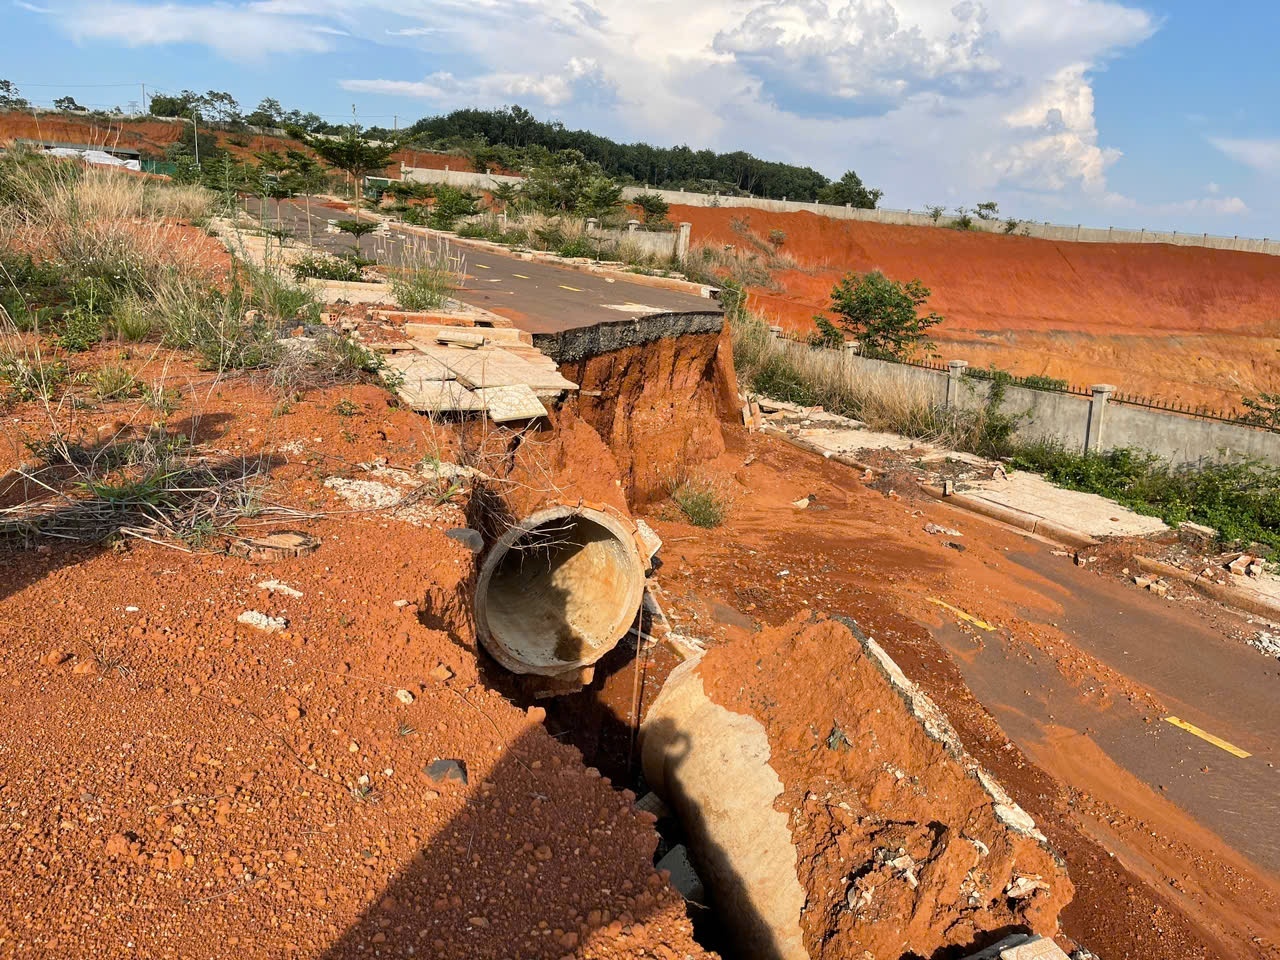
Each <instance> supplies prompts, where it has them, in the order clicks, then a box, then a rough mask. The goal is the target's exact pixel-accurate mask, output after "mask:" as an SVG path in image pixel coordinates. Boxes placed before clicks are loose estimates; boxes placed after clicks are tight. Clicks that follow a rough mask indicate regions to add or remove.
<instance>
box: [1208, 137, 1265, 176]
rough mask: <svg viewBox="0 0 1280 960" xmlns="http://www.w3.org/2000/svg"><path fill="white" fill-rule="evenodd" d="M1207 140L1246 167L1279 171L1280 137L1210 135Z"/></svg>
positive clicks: (1262, 171) (1261, 170)
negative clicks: (1251, 138) (1245, 137)
mask: <svg viewBox="0 0 1280 960" xmlns="http://www.w3.org/2000/svg"><path fill="white" fill-rule="evenodd" d="M1209 142H1210V143H1211V144H1213V145H1214V146H1215V147H1217V148H1218V149H1219V150H1221V151H1222V152H1223V153H1225V154H1226V155H1227V156H1228V157H1230V158H1231V159H1232V160H1235V161H1237V162H1238V163H1243V164H1244V165H1245V166H1246V167H1252V168H1253V169H1254V170H1257V171H1259V172H1261V173H1280V139H1259V140H1249V139H1244V138H1234V137H1210V138H1209Z"/></svg>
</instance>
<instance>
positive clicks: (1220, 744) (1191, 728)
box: [1164, 717, 1253, 760]
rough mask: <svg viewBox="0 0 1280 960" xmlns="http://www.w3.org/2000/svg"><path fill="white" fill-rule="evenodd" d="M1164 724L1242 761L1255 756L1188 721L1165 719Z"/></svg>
mask: <svg viewBox="0 0 1280 960" xmlns="http://www.w3.org/2000/svg"><path fill="white" fill-rule="evenodd" d="M1164 722H1165V723H1171V724H1173V725H1174V726H1175V727H1177V728H1178V729H1180V730H1185V731H1187V733H1189V734H1191V735H1192V736H1193V737H1199V738H1200V739H1201V740H1205V741H1207V742H1208V743H1212V744H1213V745H1214V746H1215V747H1217V748H1218V749H1220V750H1225V751H1227V753H1229V754H1231V755H1232V756H1234V757H1239V758H1240V759H1241V760H1243V759H1244V758H1245V757H1250V756H1253V754H1251V753H1249V752H1248V751H1247V750H1241V749H1240V748H1239V747H1237V746H1236V745H1235V744H1234V743H1227V741H1225V740H1223V739H1222V738H1220V737H1215V736H1214V735H1213V734H1212V733H1206V732H1205V731H1203V730H1201V729H1200V728H1199V727H1197V726H1196V725H1195V724H1194V723H1187V721H1185V720H1180V719H1178V718H1177V717H1165V718H1164Z"/></svg>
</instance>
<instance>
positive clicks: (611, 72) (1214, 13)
mask: <svg viewBox="0 0 1280 960" xmlns="http://www.w3.org/2000/svg"><path fill="white" fill-rule="evenodd" d="M0 3H5V4H8V5H7V6H3V7H0V37H3V40H2V41H0V52H2V53H3V56H2V57H0V77H4V78H7V79H10V80H13V81H15V82H17V83H18V84H19V86H20V87H21V88H22V91H23V93H24V94H25V95H26V96H27V97H28V98H30V99H32V100H33V101H36V102H45V103H47V102H49V101H51V100H52V99H53V98H54V97H55V96H59V95H62V94H71V95H73V96H75V97H76V98H77V99H78V100H80V101H81V102H82V103H85V104H92V105H99V104H100V105H106V106H110V105H114V104H117V103H118V104H120V105H121V106H122V107H127V106H128V104H129V102H130V101H137V100H139V99H140V97H141V93H140V89H139V87H138V86H137V84H139V83H141V82H145V83H146V84H147V86H148V89H149V90H151V91H154V90H163V91H170V92H172V91H176V90H179V89H182V88H184V87H187V88H191V89H195V90H207V89H211V88H212V89H219V90H228V91H230V92H231V93H232V94H234V95H235V96H236V97H237V98H238V99H239V100H240V101H241V103H242V105H243V106H244V107H245V108H246V109H250V108H252V106H253V105H254V104H256V103H257V101H258V100H259V99H260V98H262V97H264V96H274V97H276V98H277V99H279V100H280V101H282V102H283V103H284V104H285V106H286V107H297V108H299V109H302V110H311V111H314V112H316V113H320V114H322V115H326V116H329V117H332V118H333V119H335V120H341V119H344V118H346V117H349V116H350V112H351V107H352V104H355V105H356V107H357V110H358V114H359V117H360V120H361V121H362V122H363V123H366V124H386V125H390V124H391V122H392V117H393V116H396V115H398V117H399V120H400V123H401V124H402V125H403V124H405V123H407V122H411V121H412V120H414V119H416V118H418V117H420V116H423V115H428V114H432V113H437V112H442V111H445V110H448V109H451V108H453V107H458V106H471V105H476V106H496V105H500V104H504V103H520V104H521V105H523V106H526V107H528V108H529V109H531V110H533V111H534V112H535V113H536V114H538V115H539V116H544V117H556V118H559V119H561V120H563V121H564V122H565V123H566V124H569V125H571V126H583V127H587V128H590V129H593V130H596V131H597V132H600V133H604V134H608V135H610V136H614V137H617V138H620V139H624V140H633V139H642V140H648V141H649V142H652V143H661V144H673V143H681V142H685V143H689V144H690V145H691V146H695V147H701V146H710V147H713V148H716V149H746V150H750V151H751V152H753V153H755V154H757V155H758V156H762V157H768V158H771V159H779V160H787V161H792V162H798V163H804V164H809V165H812V166H815V167H817V168H818V169H820V170H823V171H824V172H826V173H828V174H829V175H832V176H838V175H839V174H840V173H841V172H842V171H843V170H845V169H847V168H848V167H853V168H855V169H856V170H857V171H858V172H859V173H860V174H861V175H862V177H863V178H864V180H866V181H867V182H868V183H871V184H875V185H878V186H881V187H883V188H884V189H885V199H884V204H885V205H886V206H892V207H898V208H907V207H912V208H915V209H919V208H921V207H923V206H925V205H926V204H931V203H939V204H945V205H947V206H956V205H961V204H964V205H972V204H974V203H976V202H978V201H982V200H987V199H994V200H997V201H999V202H1000V204H1001V208H1002V210H1003V211H1005V212H1007V213H1010V214H1013V215H1016V216H1021V217H1025V218H1029V219H1040V220H1053V221H1057V222H1066V223H1072V222H1083V223H1088V224H1095V225H1108V224H1114V225H1116V226H1147V227H1151V228H1160V229H1178V230H1187V231H1196V232H1199V231H1208V232H1210V233H1221V234H1228V235H1230V234H1240V235H1248V236H1269V237H1275V236H1280V190H1277V186H1280V111H1277V109H1276V107H1275V103H1276V101H1277V98H1278V95H1280V82H1278V81H1277V79H1276V74H1275V70H1274V66H1273V63H1274V57H1273V47H1274V37H1275V36H1276V35H1277V33H1278V32H1280V4H1276V3H1273V2H1262V0H1239V2H1234V3H1228V4H1209V3H1204V2H1193V0H1177V2H1173V0H1166V2H1151V3H1138V2H1127V0H943V2H934V0H698V2H697V3H689V2H687V0H397V2H395V3H391V2H390V0H249V2H244V0H214V2H202V0H181V2H179V0H172V2H153V0H95V2H94V3H92V4H89V3H87V2H84V0H16V2H15V0H0ZM110 84H120V86H109V85H110Z"/></svg>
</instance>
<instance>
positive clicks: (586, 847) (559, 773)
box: [322, 730, 661, 960]
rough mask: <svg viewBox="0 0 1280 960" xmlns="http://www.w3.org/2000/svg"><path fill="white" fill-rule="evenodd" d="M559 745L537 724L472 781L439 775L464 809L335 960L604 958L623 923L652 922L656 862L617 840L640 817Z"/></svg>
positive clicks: (334, 950)
mask: <svg viewBox="0 0 1280 960" xmlns="http://www.w3.org/2000/svg"><path fill="white" fill-rule="evenodd" d="M553 752H554V751H553V750H552V749H551V748H550V745H549V744H547V743H546V740H545V735H544V734H543V732H542V731H540V730H532V731H530V732H529V733H526V734H524V735H522V736H521V737H520V738H518V739H517V740H516V741H515V742H514V743H513V744H511V746H510V748H509V749H508V750H506V751H504V753H503V755H502V759H500V760H499V761H498V762H497V763H496V765H494V766H493V767H492V768H491V769H489V770H482V769H469V770H468V771H467V772H468V777H469V783H467V784H466V785H463V784H461V783H459V782H457V781H452V782H448V781H447V782H443V783H433V784H429V786H430V787H432V788H433V789H436V790H438V791H439V792H440V793H442V794H445V795H447V794H449V793H450V792H452V791H461V792H462V793H463V794H465V796H466V804H465V806H464V807H463V808H462V810H461V812H459V813H458V814H457V815H455V816H454V817H452V818H451V819H450V820H449V821H448V822H447V823H445V824H444V825H443V826H441V827H439V828H438V829H436V830H435V831H434V832H433V833H432V835H431V836H430V837H429V838H428V839H427V840H426V841H425V842H424V843H423V844H422V845H421V847H420V849H419V850H418V852H417V853H416V854H415V855H414V856H413V857H412V858H411V859H410V860H409V861H408V862H407V863H404V864H403V865H402V866H401V867H400V868H399V869H398V870H397V871H396V872H395V874H394V876H393V879H392V880H391V881H390V882H389V883H388V884H387V886H386V887H385V888H384V889H383V890H382V892H381V893H380V894H379V895H378V896H377V897H376V898H375V900H374V901H373V902H372V903H370V904H369V905H368V907H367V908H366V909H365V911H364V912H363V913H362V914H361V916H360V917H359V918H358V919H357V920H356V921H355V923H353V924H352V925H351V926H350V927H349V928H348V929H347V930H346V931H345V932H344V933H343V934H342V935H341V936H340V937H339V938H338V939H337V940H336V941H335V942H334V943H333V944H332V946H331V947H330V948H329V949H328V950H326V951H325V952H324V953H323V954H322V956H323V958H324V960H352V958H363V957H369V956H379V957H411V956H412V957H431V958H436V960H474V958H495V960H496V958H508V957H520V958H522V960H524V958H544V957H545V958H558V957H565V956H569V957H575V956H582V955H583V954H584V947H588V946H589V945H594V946H596V947H597V949H595V950H588V951H586V952H587V953H590V954H592V955H595V954H597V953H598V952H600V951H599V949H598V947H599V944H600V943H601V942H604V941H608V940H612V939H613V938H615V937H617V936H618V933H619V931H620V930H621V929H622V928H625V927H632V926H633V925H635V924H642V923H648V922H651V920H652V918H653V917H654V914H655V911H656V909H657V904H656V902H655V899H654V897H653V893H652V891H651V888H650V887H648V886H647V884H646V878H647V876H648V875H649V873H648V871H646V870H644V869H643V865H641V869H637V860H638V859H641V858H642V856H643V853H641V854H640V856H639V857H638V856H637V851H636V850H635V849H623V850H618V849H614V848H613V846H612V845H613V844H616V843H617V842H618V841H617V840H616V839H614V837H613V836H611V833H612V834H613V835H615V836H616V835H617V834H620V833H622V831H620V830H617V829H615V826H614V824H615V821H619V820H621V819H623V818H626V817H631V816H633V815H634V814H633V813H632V812H631V811H630V810H628V809H627V808H626V807H624V806H623V805H622V804H621V803H620V802H619V800H618V799H615V798H610V797H608V796H607V794H606V792H605V791H604V790H602V789H601V785H600V782H599V781H598V780H591V779H588V778H586V777H584V776H582V775H581V774H580V773H569V772H567V771H566V767H565V765H563V764H556V763H555V762H554V760H549V758H550V756H551V755H552V753H553ZM463 759H465V758H463ZM423 760H424V763H425V761H428V760H430V753H429V749H426V750H424V756H423ZM534 763H537V764H538V766H536V767H535V766H534ZM434 802H441V801H434ZM644 852H647V851H644ZM624 898H626V899H627V900H628V901H629V904H623V903H622V902H621V901H622V900H623V899H624ZM621 906H625V907H626V909H625V910H622V911H619V912H617V913H613V912H610V911H611V910H618V908H619V907H621ZM652 929H655V930H656V927H655V928H652ZM645 939H648V940H651V941H652V940H654V939H657V940H660V939H661V936H660V935H659V934H647V935H646V937H645Z"/></svg>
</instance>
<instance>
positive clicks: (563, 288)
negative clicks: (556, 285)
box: [560, 283, 582, 293]
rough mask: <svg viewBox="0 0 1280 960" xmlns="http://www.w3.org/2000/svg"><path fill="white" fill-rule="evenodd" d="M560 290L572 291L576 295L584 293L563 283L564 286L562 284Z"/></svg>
mask: <svg viewBox="0 0 1280 960" xmlns="http://www.w3.org/2000/svg"><path fill="white" fill-rule="evenodd" d="M560 289H561V290H572V291H573V292H574V293H581V292H582V291H581V290H579V289H578V288H577V287H566V286H565V285H564V284H563V283H562V284H560Z"/></svg>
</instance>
